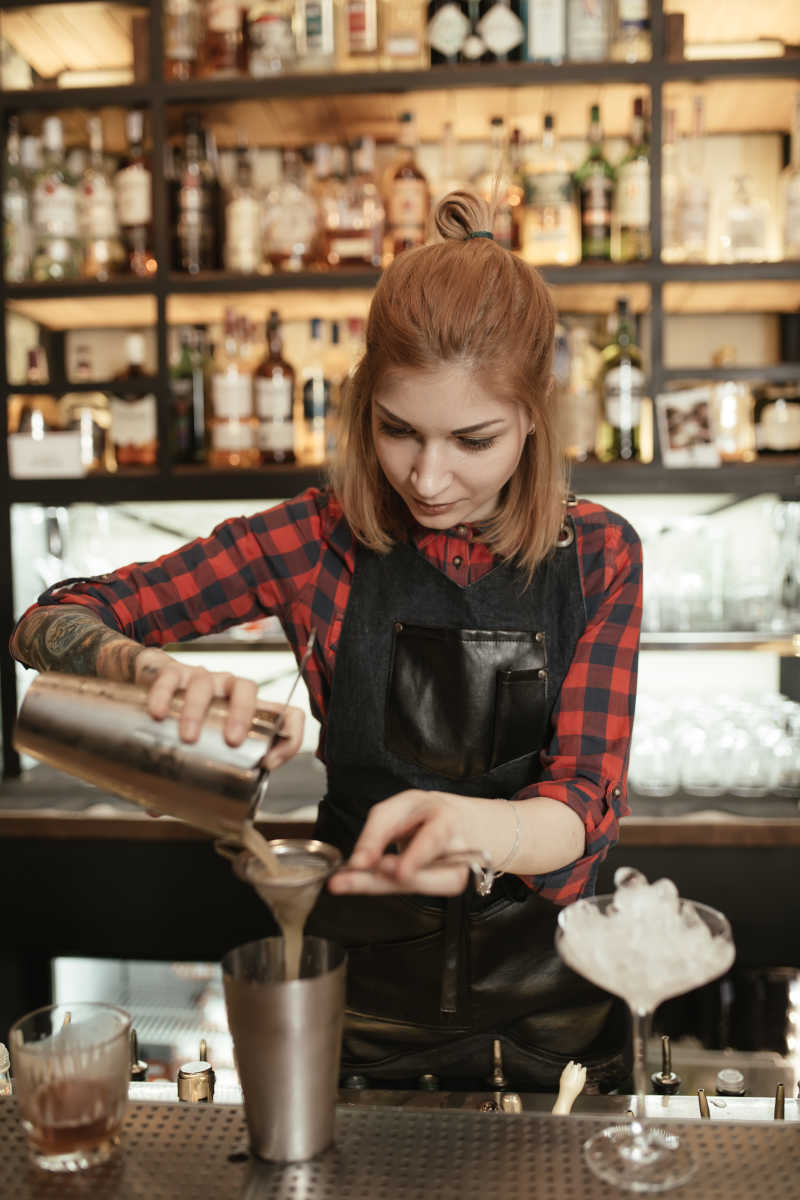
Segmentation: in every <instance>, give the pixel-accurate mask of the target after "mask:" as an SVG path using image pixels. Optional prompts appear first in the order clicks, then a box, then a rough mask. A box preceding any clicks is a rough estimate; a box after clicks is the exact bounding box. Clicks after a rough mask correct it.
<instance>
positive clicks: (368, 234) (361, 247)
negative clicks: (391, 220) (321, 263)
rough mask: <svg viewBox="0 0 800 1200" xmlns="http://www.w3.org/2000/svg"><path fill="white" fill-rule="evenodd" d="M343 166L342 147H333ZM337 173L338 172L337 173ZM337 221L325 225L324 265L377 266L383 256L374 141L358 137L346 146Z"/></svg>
mask: <svg viewBox="0 0 800 1200" xmlns="http://www.w3.org/2000/svg"><path fill="white" fill-rule="evenodd" d="M340 158H341V159H343V160H344V162H345V163H347V152H346V150H345V147H343V146H337V147H336V150H335V153H334V166H335V165H336V162H337V160H338V159H340ZM337 173H338V172H337ZM337 212H338V217H339V221H338V224H337V225H336V226H335V227H331V226H330V225H329V226H328V228H327V230H326V238H325V262H326V263H327V265H328V266H331V267H379V266H380V265H381V255H382V253H383V230H384V211H383V204H382V202H381V197H380V192H379V190H378V185H377V182H376V180H375V139H374V138H372V137H369V136H365V137H362V138H359V139H358V140H357V141H356V142H354V143H353V144H352V146H351V147H350V169H349V171H347V170H346V171H345V175H344V178H343V179H342V180H341V189H340V194H339V204H338V209H337Z"/></svg>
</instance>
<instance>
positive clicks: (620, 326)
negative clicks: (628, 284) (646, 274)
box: [597, 297, 645, 462]
mask: <svg viewBox="0 0 800 1200" xmlns="http://www.w3.org/2000/svg"><path fill="white" fill-rule="evenodd" d="M600 391H601V397H602V403H603V420H602V422H601V427H600V430H599V433H598V445H597V453H598V458H600V459H601V460H602V461H603V462H613V461H615V460H622V461H624V462H628V461H632V460H635V459H640V458H641V445H640V426H641V421H642V405H643V401H644V399H645V376H644V371H643V370H642V352H641V350H640V349H639V347H638V346H637V345H636V343H635V342H634V340H633V328H632V324H631V318H630V313H629V309H628V301H627V300H626V299H625V298H624V297H620V299H618V300H617V329H616V333H615V334H614V337H613V338H612V339H611V341H610V342H608V344H607V345H606V346H604V347H603V349H602V351H601V352H600Z"/></svg>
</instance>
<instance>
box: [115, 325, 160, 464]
mask: <svg viewBox="0 0 800 1200" xmlns="http://www.w3.org/2000/svg"><path fill="white" fill-rule="evenodd" d="M125 353H126V356H127V359H128V365H127V366H126V368H125V370H124V371H122V373H121V374H120V375H118V376H117V378H116V379H115V381H114V387H113V391H112V395H111V439H112V442H113V444H114V453H115V455H116V459H117V466H118V467H120V469H122V470H125V469H126V468H130V467H134V468H135V467H155V465H156V462H157V459H158V420H157V405H156V398H155V395H153V393H152V392H147V393H146V394H145V395H142V381H143V380H144V379H145V378H146V376H147V373H146V371H145V369H144V357H145V345H144V338H143V337H142V335H141V334H140V333H130V334H128V336H127V337H126V339H125Z"/></svg>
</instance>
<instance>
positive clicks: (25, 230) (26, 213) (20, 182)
mask: <svg viewBox="0 0 800 1200" xmlns="http://www.w3.org/2000/svg"><path fill="white" fill-rule="evenodd" d="M4 178H5V191H4V192H3V262H4V265H5V278H6V281H7V282H8V283H19V282H20V280H23V279H27V278H28V277H29V275H30V273H31V261H32V258H33V241H32V238H31V193H30V178H29V176H28V172H27V171H26V170H25V167H24V165H23V162H22V146H21V139H20V131H19V117H17V116H16V114H12V115H11V116H10V117H9V118H8V132H7V136H6V161H5V177H4Z"/></svg>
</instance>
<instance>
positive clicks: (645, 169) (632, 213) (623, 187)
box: [617, 158, 650, 229]
mask: <svg viewBox="0 0 800 1200" xmlns="http://www.w3.org/2000/svg"><path fill="white" fill-rule="evenodd" d="M617 217H618V218H619V223H620V225H623V226H626V225H627V226H630V227H633V228H636V229H646V228H647V227H648V226H649V224H650V164H649V163H648V161H647V159H645V158H637V159H634V160H633V161H632V162H629V163H625V165H624V166H622V167H620V169H619V174H618V176H617Z"/></svg>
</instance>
